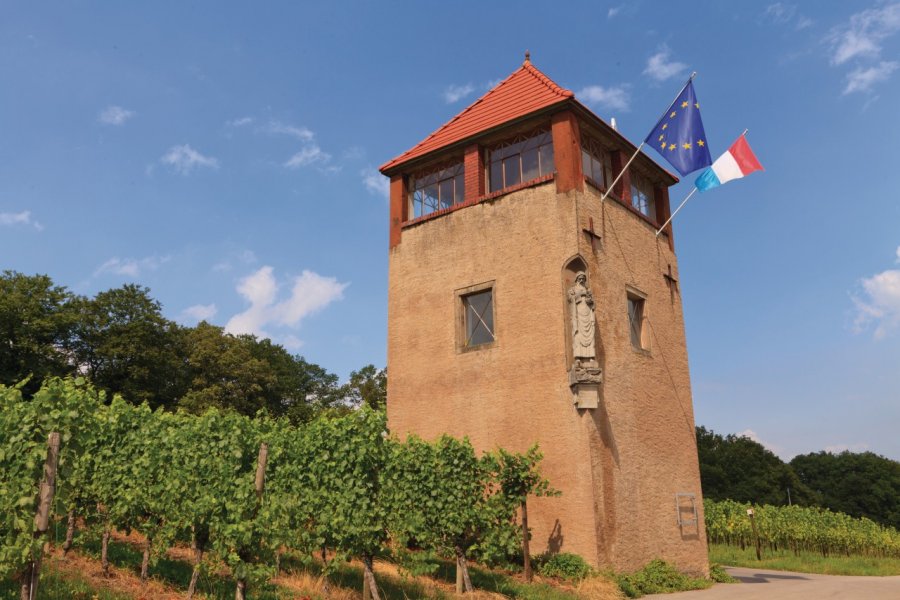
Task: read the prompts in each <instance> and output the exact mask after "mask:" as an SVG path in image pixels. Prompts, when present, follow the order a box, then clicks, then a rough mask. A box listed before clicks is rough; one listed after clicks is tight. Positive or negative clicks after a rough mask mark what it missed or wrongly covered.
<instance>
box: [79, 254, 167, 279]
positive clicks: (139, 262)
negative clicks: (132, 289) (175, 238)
mask: <svg viewBox="0 0 900 600" xmlns="http://www.w3.org/2000/svg"><path fill="white" fill-rule="evenodd" d="M170 259H171V257H170V256H162V257H159V256H148V257H146V258H139V259H136V258H119V257H117V256H114V257H113V258H110V259H109V260H107V261H106V262H105V263H103V264H102V265H100V266H99V267H97V269H96V270H95V271H94V277H98V276H100V275H103V274H104V273H112V274H113V275H124V276H126V277H138V276H139V275H140V274H141V273H142V272H144V271H155V270H157V269H158V268H159V267H160V266H162V265H164V264H165V263H167V262H169V260H170Z"/></svg>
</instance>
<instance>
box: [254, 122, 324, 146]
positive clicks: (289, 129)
mask: <svg viewBox="0 0 900 600" xmlns="http://www.w3.org/2000/svg"><path fill="white" fill-rule="evenodd" d="M259 130H260V131H261V132H263V133H269V134H272V135H286V136H289V137H292V138H295V139H298V140H300V141H301V142H311V141H313V139H315V137H316V134H314V133H313V132H312V131H310V130H309V129H307V128H306V127H297V126H296V125H290V124H288V123H282V122H281V121H269V122H268V123H266V124H265V125H263V126H262V127H260V128H259Z"/></svg>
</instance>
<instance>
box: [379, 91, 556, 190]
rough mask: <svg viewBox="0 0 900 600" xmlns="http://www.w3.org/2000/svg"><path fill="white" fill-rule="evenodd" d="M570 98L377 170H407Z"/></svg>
mask: <svg viewBox="0 0 900 600" xmlns="http://www.w3.org/2000/svg"><path fill="white" fill-rule="evenodd" d="M571 100H572V98H560V100H559V102H554V103H553V104H548V105H547V106H543V107H541V108H539V109H537V110H534V111H531V112H530V113H525V114H523V115H520V116H518V117H516V118H514V119H510V120H509V121H504V122H503V123H500V124H498V125H495V126H493V127H489V128H487V129H483V130H481V131H479V132H477V133H473V134H472V135H470V136H468V137H465V138H462V139H460V140H457V141H455V142H453V143H452V144H447V145H446V146H441V147H439V148H435V149H434V150H431V151H429V152H426V153H425V154H420V155H419V156H416V157H413V158H410V159H408V160H404V161H401V162H395V161H396V160H397V159H396V158H395V159H393V160H390V161H388V162H386V163H384V164H383V165H381V166H380V167H378V170H379V171H380V172H381V174H382V175H385V176H387V177H390V176H392V175H396V174H397V173H398V172H401V171H404V170H409V167H415V166H416V165H417V164H421V163H425V162H428V161H429V160H431V159H433V158H434V157H435V156H436V155H438V154H440V153H442V152H447V151H448V150H453V149H457V148H459V147H460V146H467V145H469V144H471V143H472V142H474V141H476V140H479V139H481V138H483V137H486V136H489V135H491V134H492V133H495V132H497V131H499V130H501V129H505V128H507V127H509V126H510V125H516V124H517V123H521V122H523V121H527V120H529V119H533V118H535V117H539V116H541V115H543V114H546V113H549V112H555V111H556V110H557V109H558V108H559V107H560V106H562V105H564V104H566V103H567V102H570V101H571Z"/></svg>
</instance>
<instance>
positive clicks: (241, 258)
mask: <svg viewBox="0 0 900 600" xmlns="http://www.w3.org/2000/svg"><path fill="white" fill-rule="evenodd" d="M232 260H236V261H238V262H240V263H243V264H245V265H252V264H253V263H255V262H256V253H255V252H253V250H242V251H241V252H237V253H232V254H231V255H229V257H228V258H226V259H225V260H223V261H220V262H217V263H216V264H214V265H213V267H212V270H213V271H214V272H216V273H223V272H225V271H230V270H231V267H232V265H231V262H232Z"/></svg>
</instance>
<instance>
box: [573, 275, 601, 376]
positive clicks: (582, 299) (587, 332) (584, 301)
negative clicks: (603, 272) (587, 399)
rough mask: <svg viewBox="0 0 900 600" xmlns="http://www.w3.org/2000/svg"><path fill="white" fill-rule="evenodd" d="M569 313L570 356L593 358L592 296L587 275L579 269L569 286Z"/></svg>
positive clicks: (594, 350)
mask: <svg viewBox="0 0 900 600" xmlns="http://www.w3.org/2000/svg"><path fill="white" fill-rule="evenodd" d="M569 313H570V315H571V319H572V357H573V358H574V359H575V362H576V363H577V362H579V359H588V360H593V359H594V358H595V357H596V356H597V352H596V349H595V348H594V296H593V294H591V291H590V290H589V289H588V288H587V275H586V274H585V273H584V271H579V272H578V274H577V275H575V283H574V285H572V287H571V288H569Z"/></svg>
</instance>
